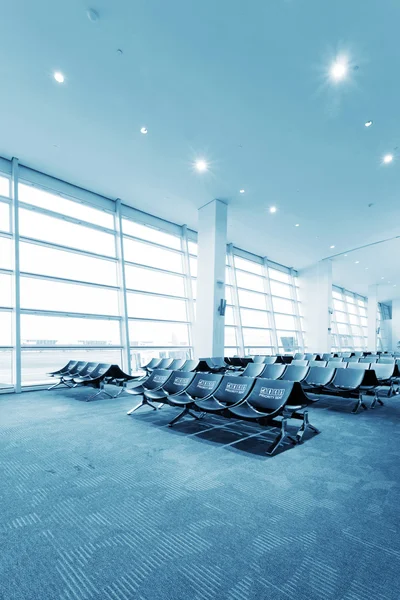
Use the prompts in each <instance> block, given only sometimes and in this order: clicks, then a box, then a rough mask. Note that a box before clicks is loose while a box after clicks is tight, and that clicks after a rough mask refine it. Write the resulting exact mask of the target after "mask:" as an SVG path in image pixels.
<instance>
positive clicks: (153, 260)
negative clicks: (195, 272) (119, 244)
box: [124, 238, 183, 273]
mask: <svg viewBox="0 0 400 600" xmlns="http://www.w3.org/2000/svg"><path fill="white" fill-rule="evenodd" d="M124 252H125V260H128V261H130V262H134V263H139V264H141V265H147V266H149V267H157V268H159V269H165V270H167V271H175V272H177V273H183V270H182V256H181V254H178V253H177V252H172V251H171V250H165V249H164V248H157V246H151V245H150V244H145V243H143V242H138V241H136V240H130V239H128V238H124Z"/></svg>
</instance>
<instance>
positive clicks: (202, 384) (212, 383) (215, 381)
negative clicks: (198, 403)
mask: <svg viewBox="0 0 400 600" xmlns="http://www.w3.org/2000/svg"><path fill="white" fill-rule="evenodd" d="M221 381H222V375H219V374H218V373H197V374H196V376H195V378H194V379H193V381H192V383H191V384H190V385H189V387H188V388H187V390H186V393H187V394H188V395H189V396H190V397H191V398H204V397H205V396H209V395H210V394H212V393H213V392H215V390H216V389H217V387H218V386H219V384H220V383H221Z"/></svg>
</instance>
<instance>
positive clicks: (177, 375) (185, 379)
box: [163, 369, 196, 395]
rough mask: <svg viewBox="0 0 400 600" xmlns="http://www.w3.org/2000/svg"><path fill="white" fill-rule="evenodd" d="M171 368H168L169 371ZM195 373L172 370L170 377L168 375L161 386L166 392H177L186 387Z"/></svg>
mask: <svg viewBox="0 0 400 600" xmlns="http://www.w3.org/2000/svg"><path fill="white" fill-rule="evenodd" d="M170 370H171V369H168V371H170ZM195 376H196V375H195V373H193V372H192V371H173V373H172V375H171V377H169V378H168V379H167V380H166V382H165V385H163V388H164V389H165V391H166V392H167V393H168V394H171V395H173V394H179V392H182V391H183V390H184V389H186V388H187V387H188V386H189V385H190V384H191V382H192V381H193V379H194V377H195Z"/></svg>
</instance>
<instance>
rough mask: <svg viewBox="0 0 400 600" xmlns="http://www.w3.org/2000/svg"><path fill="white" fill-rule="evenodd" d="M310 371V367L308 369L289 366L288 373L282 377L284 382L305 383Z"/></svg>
mask: <svg viewBox="0 0 400 600" xmlns="http://www.w3.org/2000/svg"><path fill="white" fill-rule="evenodd" d="M308 371H309V367H308V365H307V366H306V367H296V365H293V364H291V365H288V366H287V367H286V371H285V372H284V374H283V375H282V377H281V379H283V380H284V381H299V382H300V381H303V380H304V379H305V378H306V377H307V373H308Z"/></svg>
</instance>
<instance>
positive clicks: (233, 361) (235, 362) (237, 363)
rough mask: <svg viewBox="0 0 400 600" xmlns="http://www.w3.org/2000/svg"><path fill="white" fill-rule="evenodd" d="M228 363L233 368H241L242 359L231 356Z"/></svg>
mask: <svg viewBox="0 0 400 600" xmlns="http://www.w3.org/2000/svg"><path fill="white" fill-rule="evenodd" d="M229 362H230V364H231V365H232V366H233V367H243V362H242V359H241V358H240V357H239V356H231V357H230V358H229Z"/></svg>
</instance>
